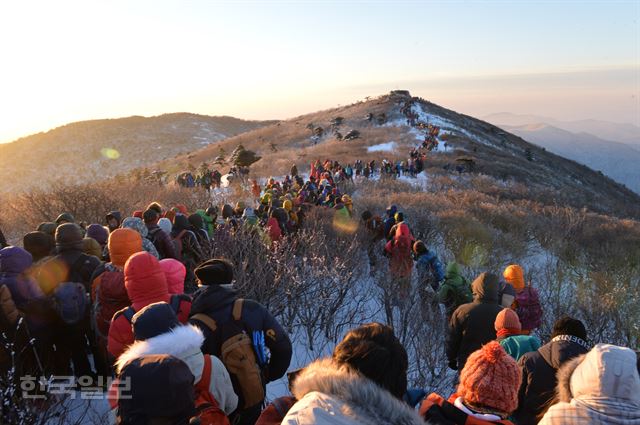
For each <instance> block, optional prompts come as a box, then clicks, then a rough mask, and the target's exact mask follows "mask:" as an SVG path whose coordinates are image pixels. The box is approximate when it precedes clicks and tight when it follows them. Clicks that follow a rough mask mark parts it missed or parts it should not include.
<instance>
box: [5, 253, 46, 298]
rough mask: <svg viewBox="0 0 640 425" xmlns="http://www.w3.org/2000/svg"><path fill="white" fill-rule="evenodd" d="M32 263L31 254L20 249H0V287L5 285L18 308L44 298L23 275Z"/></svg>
mask: <svg viewBox="0 0 640 425" xmlns="http://www.w3.org/2000/svg"><path fill="white" fill-rule="evenodd" d="M32 263H33V260H32V257H31V254H29V253H28V252H27V251H25V250H24V249H22V248H20V247H17V246H8V247H6V248H3V249H0V285H7V287H8V288H9V290H10V291H11V297H12V298H13V302H14V303H15V304H16V307H18V308H21V307H22V306H24V305H25V304H26V303H27V302H28V301H31V300H34V299H38V298H41V297H43V296H44V294H43V293H42V291H41V290H40V287H39V286H38V284H37V283H36V282H35V281H33V280H31V279H29V278H28V277H27V276H26V275H24V272H25V271H26V270H27V269H28V268H29V267H31V264H32Z"/></svg>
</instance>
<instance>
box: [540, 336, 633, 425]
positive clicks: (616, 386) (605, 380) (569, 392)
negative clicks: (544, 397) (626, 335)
mask: <svg viewBox="0 0 640 425" xmlns="http://www.w3.org/2000/svg"><path fill="white" fill-rule="evenodd" d="M557 397H558V399H559V403H558V404H555V405H553V406H551V407H550V408H549V410H548V411H547V412H546V413H545V415H544V417H543V418H542V420H541V421H540V422H539V424H540V425H587V424H600V425H614V424H615V425H639V424H640V376H638V368H637V357H636V353H635V352H634V351H633V350H630V349H628V348H623V347H617V346H615V345H608V344H598V345H596V346H595V347H594V348H593V349H592V350H591V351H589V352H588V353H587V354H584V355H581V356H578V357H576V358H574V359H573V360H571V361H569V362H568V363H566V364H565V365H564V366H562V368H561V369H560V370H559V371H558V387H557Z"/></svg>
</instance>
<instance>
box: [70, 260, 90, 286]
mask: <svg viewBox="0 0 640 425" xmlns="http://www.w3.org/2000/svg"><path fill="white" fill-rule="evenodd" d="M87 261H88V259H87V258H86V257H85V254H84V253H82V254H80V255H79V256H78V258H76V261H74V262H73V264H71V266H70V267H69V274H68V278H69V279H68V280H69V281H70V282H81V281H82V276H80V270H81V268H82V267H81V266H83V265H84V264H85V263H86V262H87ZM74 274H77V275H78V276H77V277H79V278H80V279H74V278H75V277H76V276H73V275H74Z"/></svg>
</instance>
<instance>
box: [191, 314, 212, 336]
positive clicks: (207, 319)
mask: <svg viewBox="0 0 640 425" xmlns="http://www.w3.org/2000/svg"><path fill="white" fill-rule="evenodd" d="M191 319H194V320H197V321H199V322H202V323H203V324H204V325H205V326H206V327H208V328H209V329H210V330H211V332H215V331H216V329H218V325H217V323H216V321H215V320H213V319H212V318H211V317H209V316H207V315H206V314H204V313H198V314H194V315H193V316H191Z"/></svg>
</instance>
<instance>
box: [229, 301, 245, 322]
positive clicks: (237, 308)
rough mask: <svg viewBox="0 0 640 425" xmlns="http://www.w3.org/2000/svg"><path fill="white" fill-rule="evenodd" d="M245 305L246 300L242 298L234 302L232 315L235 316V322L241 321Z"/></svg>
mask: <svg viewBox="0 0 640 425" xmlns="http://www.w3.org/2000/svg"><path fill="white" fill-rule="evenodd" d="M243 304H244V300H243V299H242V298H238V299H237V300H235V301H234V302H233V310H232V312H231V315H232V316H233V320H237V321H240V320H241V319H242V306H243Z"/></svg>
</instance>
